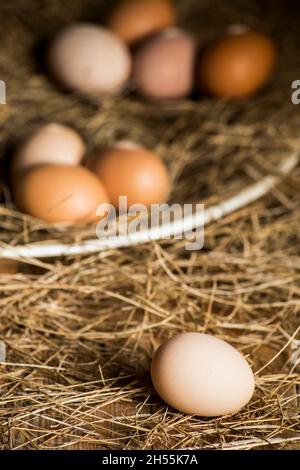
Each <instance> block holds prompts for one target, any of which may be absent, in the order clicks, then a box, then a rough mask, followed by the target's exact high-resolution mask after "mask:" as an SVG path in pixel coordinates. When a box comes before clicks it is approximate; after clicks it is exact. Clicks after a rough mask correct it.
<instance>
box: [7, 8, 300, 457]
mask: <svg viewBox="0 0 300 470" xmlns="http://www.w3.org/2000/svg"><path fill="white" fill-rule="evenodd" d="M99 3H100V2H99V0H97V1H96V0H75V1H72V2H67V1H66V0H61V1H59V2H58V1H57V2H53V1H50V0H43V1H42V2H41V1H38V0H29V1H26V2H24V1H22V0H15V1H11V2H9V3H7V2H5V3H4V4H3V5H2V4H1V6H0V17H1V31H0V36H1V41H0V78H1V79H2V80H5V81H6V82H7V88H8V104H7V106H1V107H0V126H1V146H0V152H1V156H0V158H2V160H3V159H4V158H5V159H7V158H9V156H10V150H11V148H12V147H13V146H14V145H15V144H16V142H17V141H18V140H19V139H21V138H23V137H24V136H25V135H26V134H27V133H28V132H30V131H32V130H33V129H34V128H36V127H37V126H40V125H41V124H42V123H44V122H50V121H53V120H55V121H59V122H62V123H66V124H70V125H73V126H74V127H75V128H76V129H78V130H79V131H80V132H81V133H82V134H83V135H84V136H85V138H86V139H87V142H88V143H89V145H90V147H91V148H92V147H95V146H97V145H99V144H103V143H110V142H112V141H114V140H115V139H118V138H126V139H127V138H131V139H136V140H138V141H140V142H142V143H144V144H146V145H148V146H149V147H152V148H155V149H156V150H157V151H158V152H159V153H160V155H161V156H162V157H163V158H164V159H165V161H166V162H167V163H168V165H169V166H170V169H171V173H172V177H173V181H174V192H173V195H172V200H176V201H178V200H180V201H182V202H184V201H191V200H193V201H205V202H207V203H210V204H215V203H218V202H220V201H221V200H222V199H224V198H225V197H230V196H232V195H234V194H235V193H236V192H237V191H240V190H241V189H242V188H243V187H244V186H245V185H247V184H252V183H253V182H255V181H257V180H258V179H260V178H261V177H264V176H266V175H268V174H269V173H272V172H273V169H274V167H275V165H277V164H278V163H279V162H280V161H281V160H282V158H284V157H285V156H286V155H288V154H290V153H291V152H292V151H295V150H297V151H299V148H300V142H299V130H298V129H299V124H300V113H299V108H297V107H296V106H293V105H292V104H291V100H290V95H291V82H292V81H293V80H295V79H299V76H297V72H298V70H297V68H296V59H295V58H296V57H297V56H298V52H299V49H300V38H299V34H298V30H299V24H298V21H299V20H297V13H296V12H295V11H292V12H291V13H290V14H287V11H286V9H287V8H288V6H287V5H288V4H289V2H286V1H285V2H279V1H278V2H276V1H264V2H254V1H253V2H248V3H247V4H246V3H245V2H244V1H242V0H235V1H232V2H230V6H228V2H226V6H225V2H222V1H221V0H215V1H213V2H212V1H208V0H205V1H204V0H203V1H202V2H199V1H197V0H188V1H187V0H185V1H184V2H182V1H179V2H178V3H179V5H180V8H181V11H182V23H183V25H185V26H187V27H189V29H191V30H192V31H194V32H197V35H198V36H199V39H200V41H203V40H204V39H207V38H210V37H211V36H212V35H213V34H214V33H215V32H216V31H219V30H220V28H222V27H224V26H225V25H226V24H228V23H232V22H235V23H236V22H239V23H240V22H243V21H247V23H249V24H250V26H254V27H257V28H261V29H263V30H266V31H269V32H270V33H271V34H272V35H273V36H274V38H275V39H276V40H277V42H278V44H279V45H280V57H281V60H280V66H279V70H278V72H277V74H276V76H275V77H274V80H273V82H272V83H271V84H270V86H268V87H267V88H266V89H265V90H263V91H262V92H260V93H258V95H256V96H255V97H253V98H251V99H249V100H243V101H241V102H234V103H232V102H226V101H220V100H211V99H207V98H203V99H201V100H194V101H193V100H187V101H184V102H180V103H176V104H169V103H164V104H162V105H161V106H160V107H159V109H158V108H157V106H155V105H153V104H151V103H145V102H144V101H142V100H140V99H139V98H137V97H136V96H135V95H134V94H131V93H130V87H129V90H128V91H126V92H124V95H123V96H121V97H119V98H117V99H116V100H110V99H108V100H105V102H103V103H101V104H99V103H95V102H86V101H84V100H83V99H81V98H80V97H78V96H76V95H74V94H73V95H67V94H64V93H62V92H61V90H59V89H58V88H57V86H56V85H55V84H54V83H53V82H52V81H51V80H50V78H49V77H48V76H47V75H46V74H45V73H44V70H43V69H42V68H41V67H39V64H40V63H41V62H40V61H37V60H36V58H37V57H39V54H40V53H41V51H40V47H39V46H40V45H41V44H43V42H44V40H47V39H48V37H49V36H50V35H51V34H53V33H55V32H56V31H57V30H58V29H59V28H60V27H62V26H63V25H64V24H66V23H68V22H70V21H73V20H75V19H84V20H89V19H93V20H94V21H95V20H96V19H99V20H103V13H102V12H104V11H105V9H106V7H107V6H108V5H109V4H110V3H111V2H108V1H107V2H103V8H100V7H99ZM290 3H291V8H292V5H293V8H294V9H296V8H298V10H299V7H297V5H295V3H294V2H290ZM212 4H213V5H212ZM70 5H72V6H70ZM298 13H299V12H298ZM199 25H201V26H200V27H199ZM4 170H5V165H4ZM4 170H3V175H4V174H5V172H4ZM4 180H5V179H4V178H3V181H4ZM299 181H300V170H299V167H297V168H296V169H295V170H294V171H293V173H292V174H291V176H290V177H289V178H287V179H286V180H285V181H284V182H283V183H282V184H281V185H280V186H279V187H277V188H276V189H274V190H272V192H271V194H270V195H269V196H268V197H266V198H264V200H261V201H259V202H257V203H255V204H253V205H252V206H250V207H247V208H245V209H243V210H241V211H239V212H237V213H235V214H233V215H230V216H227V217H226V218H225V219H223V220H221V221H218V222H216V223H214V224H213V225H211V226H210V227H208V228H207V230H206V245H205V249H204V250H202V251H201V252H200V253H188V252H186V251H185V250H184V242H181V241H171V242H164V243H159V244H158V243H153V244H151V245H145V246H142V247H138V248H128V249H124V250H110V251H106V252H103V253H101V254H98V255H92V256H91V255H90V256H84V257H70V258H67V259H57V260H56V261H51V262H50V261H48V260H44V261H37V260H27V262H26V264H23V265H21V266H19V272H17V273H15V274H14V273H13V271H14V270H13V269H11V266H10V268H9V269H7V266H6V267H4V268H2V270H4V271H9V272H8V273H7V274H1V276H0V315H1V322H0V340H3V341H4V342H5V345H6V352H7V357H6V363H5V364H2V365H0V387H1V394H0V426H1V429H2V434H1V448H2V449H46V448H50V449H61V448H71V447H72V448H98V449H99V448H100V449H151V448H154V449H155V448H168V449H178V448H193V449H199V448H201V449H203V448H209V449H211V448H216V449H219V448H225V449H227V448H231V449H254V448H263V447H267V448H268V449H272V448H279V449H282V448H287V447H293V448H295V447H296V446H297V445H298V443H299V441H300V425H299V423H300V420H299V407H298V400H297V397H299V388H297V385H298V387H299V385H300V378H299V367H298V362H299V342H298V340H299V307H300V301H299V298H300V297H299V293H300V266H299V249H300V239H299V233H300V231H299V229H300V211H299ZM2 201H3V204H2V205H1V206H0V220H1V230H0V240H1V244H2V246H5V245H6V244H9V245H16V244H24V243H29V242H31V243H33V242H38V241H41V240H47V243H49V242H50V241H53V242H59V243H61V242H64V243H68V242H76V241H82V240H86V239H88V238H91V237H94V231H95V229H94V227H87V228H85V229H84V230H83V229H73V230H71V229H65V228H61V227H53V226H51V227H49V226H48V225H47V224H44V223H41V222H37V221H35V220H32V219H31V218H29V217H25V216H24V215H22V214H19V213H18V212H17V211H16V210H15V208H14V207H13V205H12V202H11V196H10V192H9V189H8V187H7V185H5V184H3V189H2ZM0 270H1V266H0ZM181 331H200V332H207V333H210V334H215V335H217V336H218V337H220V338H223V339H225V340H227V341H229V342H230V343H231V344H233V345H234V346H236V347H237V348H238V349H239V350H240V351H241V352H243V353H244V354H245V355H246V356H247V357H248V360H249V362H250V363H251V365H252V367H253V369H254V371H255V372H256V382H257V387H256V393H255V396H254V398H253V400H252V401H251V403H250V404H249V405H248V406H247V407H246V408H245V409H244V410H242V411H241V412H240V413H239V414H237V415H234V416H229V417H224V418H220V419H200V418H193V417H189V416H185V415H182V414H180V413H177V412H176V411H174V410H172V409H168V408H167V407H166V406H165V404H164V403H162V402H161V401H160V400H159V398H158V397H157V395H156V394H155V393H154V392H153V389H152V387H151V383H150V379H149V364H150V360H151V355H152V352H153V350H154V349H155V348H156V347H157V346H158V345H159V344H160V343H161V341H163V340H164V339H165V338H168V337H170V336H172V335H174V334H176V333H178V332H181Z"/></svg>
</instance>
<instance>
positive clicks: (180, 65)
mask: <svg viewBox="0 0 300 470" xmlns="http://www.w3.org/2000/svg"><path fill="white" fill-rule="evenodd" d="M195 58H196V42H195V40H194V38H193V37H192V36H191V35H190V34H188V33H186V32H184V31H182V30H180V29H177V28H170V29H168V30H165V31H163V32H162V33H159V34H158V35H156V36H155V37H152V38H151V39H149V40H148V41H146V43H145V44H143V45H142V46H141V47H140V48H139V50H138V51H137V53H136V55H135V58H134V67H133V77H134V83H135V85H136V87H137V90H138V92H139V93H141V94H142V95H144V96H146V97H148V98H152V99H179V98H183V97H186V96H188V95H189V94H190V93H191V91H192V89H193V83H194V71H195Z"/></svg>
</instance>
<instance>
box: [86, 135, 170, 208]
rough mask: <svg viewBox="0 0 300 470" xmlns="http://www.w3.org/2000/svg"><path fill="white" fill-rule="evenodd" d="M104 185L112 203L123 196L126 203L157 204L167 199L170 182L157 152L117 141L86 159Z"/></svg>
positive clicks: (114, 203)
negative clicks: (116, 143)
mask: <svg viewBox="0 0 300 470" xmlns="http://www.w3.org/2000/svg"><path fill="white" fill-rule="evenodd" d="M89 168H90V169H91V170H92V171H94V172H95V174H96V175H97V176H98V177H99V178H100V180H101V181H102V183H103V184H104V186H105V188H106V190H107V192H108V195H109V198H110V200H111V202H112V204H113V205H115V206H116V207H118V206H119V198H120V197H121V196H127V201H128V205H129V206H131V205H133V204H144V205H146V206H150V205H151V204H160V203H163V202H166V200H167V199H168V196H169V193H170V188H171V182H170V176H169V173H168V169H167V167H166V166H165V164H164V163H163V161H162V160H161V159H160V158H159V156H158V155H156V154H155V153H153V152H151V151H150V150H147V149H145V148H143V147H141V146H139V145H136V144H135V143H130V142H126V143H119V144H118V145H115V146H113V147H111V148H108V149H104V150H100V151H99V152H97V153H95V154H94V155H93V156H92V158H91V159H90V162H89Z"/></svg>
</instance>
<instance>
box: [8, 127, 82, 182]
mask: <svg viewBox="0 0 300 470" xmlns="http://www.w3.org/2000/svg"><path fill="white" fill-rule="evenodd" d="M84 154H85V144H84V142H83V140H82V138H81V137H80V135H79V134H77V132H75V131H74V130H73V129H71V128H69V127H66V126H62V125H60V124H55V123H53V124H48V125H46V126H44V127H42V128H41V129H39V130H38V131H37V132H36V133H35V134H34V135H33V136H31V137H30V138H29V139H28V140H27V141H26V142H24V143H22V145H21V146H20V147H19V149H18V151H17V153H16V155H15V157H14V160H13V165H12V173H13V174H16V173H17V172H21V171H24V170H28V169H29V168H31V167H34V166H36V165H45V164H53V165H79V164H80V162H81V160H82V159H83V156H84Z"/></svg>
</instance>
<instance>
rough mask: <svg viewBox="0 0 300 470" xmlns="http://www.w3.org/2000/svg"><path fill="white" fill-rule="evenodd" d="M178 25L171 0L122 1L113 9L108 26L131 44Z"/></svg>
mask: <svg viewBox="0 0 300 470" xmlns="http://www.w3.org/2000/svg"><path fill="white" fill-rule="evenodd" d="M175 23H176V9H175V6H174V3H173V2H172V1H170V0H121V1H120V2H119V3H117V5H116V7H115V8H114V9H113V11H112V13H111V15H110V17H109V20H108V26H109V28H111V29H112V30H113V31H114V32H115V33H116V34H117V35H118V36H120V37H121V38H122V39H123V40H124V41H126V42H127V43H129V44H133V43H135V42H137V41H140V40H142V39H144V38H145V37H147V36H149V35H151V34H153V33H155V32H157V31H159V30H161V29H164V28H167V27H169V26H174V25H175Z"/></svg>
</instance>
